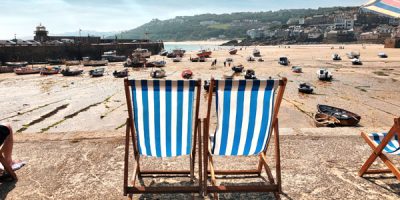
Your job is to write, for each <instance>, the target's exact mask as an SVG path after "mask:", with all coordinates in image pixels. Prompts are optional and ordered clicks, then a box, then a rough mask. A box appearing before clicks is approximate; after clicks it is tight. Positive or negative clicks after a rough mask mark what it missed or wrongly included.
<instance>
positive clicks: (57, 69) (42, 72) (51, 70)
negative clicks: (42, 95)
mask: <svg viewBox="0 0 400 200" xmlns="http://www.w3.org/2000/svg"><path fill="white" fill-rule="evenodd" d="M60 70H61V67H60V66H54V67H53V66H48V67H43V68H42V69H41V70H40V75H53V74H58V73H59V72H60Z"/></svg>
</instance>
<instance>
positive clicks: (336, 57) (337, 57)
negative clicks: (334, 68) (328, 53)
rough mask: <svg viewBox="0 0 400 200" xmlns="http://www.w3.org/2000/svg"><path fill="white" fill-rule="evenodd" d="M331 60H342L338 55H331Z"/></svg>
mask: <svg viewBox="0 0 400 200" xmlns="http://www.w3.org/2000/svg"><path fill="white" fill-rule="evenodd" d="M332 60H342V58H341V57H340V55H339V54H337V53H335V54H332Z"/></svg>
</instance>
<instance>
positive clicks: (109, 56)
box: [101, 50, 126, 62]
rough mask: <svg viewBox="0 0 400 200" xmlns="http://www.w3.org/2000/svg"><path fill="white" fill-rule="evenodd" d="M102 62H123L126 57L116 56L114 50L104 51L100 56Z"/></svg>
mask: <svg viewBox="0 0 400 200" xmlns="http://www.w3.org/2000/svg"><path fill="white" fill-rule="evenodd" d="M101 59H102V60H107V61H108V62H123V61H125V60H126V56H118V55H117V51H116V50H112V51H106V52H104V53H103V55H101Z"/></svg>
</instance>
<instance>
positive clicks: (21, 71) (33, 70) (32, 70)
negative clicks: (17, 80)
mask: <svg viewBox="0 0 400 200" xmlns="http://www.w3.org/2000/svg"><path fill="white" fill-rule="evenodd" d="M14 73H15V74H17V75H25V74H39V73H40V68H39V67H19V68H14Z"/></svg>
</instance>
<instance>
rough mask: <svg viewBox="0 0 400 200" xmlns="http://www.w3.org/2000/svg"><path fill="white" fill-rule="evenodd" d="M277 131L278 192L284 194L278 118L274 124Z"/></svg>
mask: <svg viewBox="0 0 400 200" xmlns="http://www.w3.org/2000/svg"><path fill="white" fill-rule="evenodd" d="M274 131H275V138H274V139H275V140H274V142H275V161H276V165H275V167H276V183H277V184H278V192H279V194H281V193H282V178H281V150H280V144H279V120H278V118H276V123H275V124H274Z"/></svg>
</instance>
